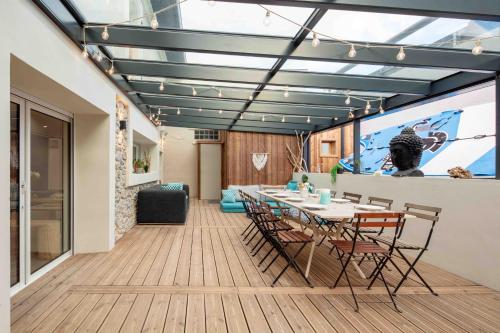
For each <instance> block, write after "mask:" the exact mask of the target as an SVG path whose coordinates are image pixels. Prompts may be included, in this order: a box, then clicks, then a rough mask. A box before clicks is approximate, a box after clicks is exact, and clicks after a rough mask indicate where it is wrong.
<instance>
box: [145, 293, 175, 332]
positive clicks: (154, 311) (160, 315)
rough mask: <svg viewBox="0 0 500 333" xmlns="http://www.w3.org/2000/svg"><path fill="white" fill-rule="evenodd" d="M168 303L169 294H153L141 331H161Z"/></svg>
mask: <svg viewBox="0 0 500 333" xmlns="http://www.w3.org/2000/svg"><path fill="white" fill-rule="evenodd" d="M169 305H170V295H168V294H167V295H165V294H158V295H154V298H153V300H152V303H151V306H150V308H149V312H148V315H147V317H146V321H145V322H144V326H143V332H162V331H163V328H164V327H165V318H166V317H167V312H168V309H169Z"/></svg>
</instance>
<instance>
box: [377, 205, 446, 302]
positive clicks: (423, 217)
mask: <svg viewBox="0 0 500 333" xmlns="http://www.w3.org/2000/svg"><path fill="white" fill-rule="evenodd" d="M404 207H405V210H404V214H405V215H412V216H414V217H416V218H415V219H413V218H412V219H403V226H402V228H401V229H400V230H399V233H398V235H397V240H396V243H395V244H394V246H393V247H394V250H395V251H396V253H397V254H398V256H399V257H401V258H402V259H403V260H404V262H405V263H406V265H407V266H408V269H407V270H406V272H403V270H402V269H401V268H400V265H397V264H396V262H395V261H394V260H391V263H392V264H393V265H394V267H395V268H396V270H397V271H398V272H399V273H400V274H401V276H402V278H401V280H400V281H399V283H398V285H397V286H396V288H394V291H393V293H396V292H397V291H398V290H399V288H401V286H402V285H403V283H404V281H405V280H406V279H407V278H408V276H409V274H410V273H411V272H414V273H415V275H416V276H417V277H418V278H419V279H420V281H421V282H422V284H423V285H424V286H425V287H427V289H428V290H429V291H430V292H431V293H432V294H434V295H437V293H436V292H434V290H433V289H432V287H431V286H430V285H429V284H428V283H427V282H426V281H425V279H424V278H423V277H422V275H421V274H420V273H419V272H418V270H417V269H416V264H417V263H418V261H419V260H420V258H421V257H422V255H423V254H424V253H425V251H427V250H428V248H429V244H430V242H431V238H432V234H433V233H434V227H435V226H436V223H437V222H438V221H439V215H440V214H441V212H442V209H441V208H439V207H433V206H425V205H419V204H413V203H405V205H404ZM410 221H411V223H422V222H427V223H429V230H428V233H427V235H426V237H424V239H423V242H422V244H412V243H408V242H404V241H402V240H401V236H402V235H403V231H404V229H405V225H406V224H407V223H409V222H410ZM414 221H415V222H414ZM369 237H370V239H372V240H373V241H374V242H376V243H378V244H385V245H386V246H389V240H390V239H389V237H387V236H385V235H384V234H382V235H377V236H369ZM403 251H416V252H417V255H416V257H415V258H413V259H411V258H409V257H408V256H407V255H405V253H403Z"/></svg>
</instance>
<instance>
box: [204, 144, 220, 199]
mask: <svg viewBox="0 0 500 333" xmlns="http://www.w3.org/2000/svg"><path fill="white" fill-rule="evenodd" d="M199 145H200V150H199V151H200V155H199V166H200V167H199V168H200V170H199V175H200V180H199V181H200V189H199V191H200V199H204V200H220V196H221V179H222V175H221V173H222V169H221V168H222V145H221V144H217V143H206V144H205V143H200V144H199Z"/></svg>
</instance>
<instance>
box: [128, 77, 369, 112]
mask: <svg viewBox="0 0 500 333" xmlns="http://www.w3.org/2000/svg"><path fill="white" fill-rule="evenodd" d="M129 86H130V87H131V89H132V91H133V92H136V93H139V94H140V93H144V94H153V95H158V96H163V95H175V96H185V97H192V96H193V95H192V93H193V90H192V88H195V89H196V92H197V96H198V97H209V98H217V94H218V90H217V89H215V88H214V87H212V86H203V85H190V86H178V85H168V84H167V85H165V90H164V91H163V92H161V91H159V89H158V87H159V83H158V82H152V81H129ZM220 89H221V90H222V91H223V97H222V100H224V99H231V100H240V101H247V100H248V98H249V96H250V94H251V93H253V92H254V90H253V89H245V88H224V87H220ZM130 95H132V94H130ZM359 97H363V98H373V96H371V97H369V96H359ZM345 100H346V96H345V95H338V94H337V95H335V94H325V93H323V94H322V93H314V92H300V91H290V93H289V96H288V97H284V96H283V91H279V90H264V91H261V92H260V94H259V95H258V96H257V97H255V98H254V101H255V102H277V103H287V104H300V105H323V106H339V107H342V106H346V105H345ZM349 106H350V107H353V108H361V107H364V106H365V103H364V102H363V101H360V100H357V99H354V98H352V99H351V104H350V105H349Z"/></svg>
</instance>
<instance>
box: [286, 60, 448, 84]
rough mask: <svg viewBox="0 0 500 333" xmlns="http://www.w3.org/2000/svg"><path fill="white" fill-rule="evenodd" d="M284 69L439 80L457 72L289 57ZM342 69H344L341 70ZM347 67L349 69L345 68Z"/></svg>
mask: <svg viewBox="0 0 500 333" xmlns="http://www.w3.org/2000/svg"><path fill="white" fill-rule="evenodd" d="M282 69H283V70H291V71H300V72H315V73H330V74H335V73H346V74H352V75H370V76H390V77H396V78H405V79H419V80H437V79H441V78H443V77H446V76H449V75H451V74H454V73H456V72H457V71H452V70H443V69H429V68H406V67H393V66H379V65H355V66H352V65H346V64H344V63H339V62H328V61H313V60H295V59H289V60H287V61H286V63H285V64H284V65H283V67H282ZM341 69H342V70H341ZM344 69H347V70H344Z"/></svg>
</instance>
